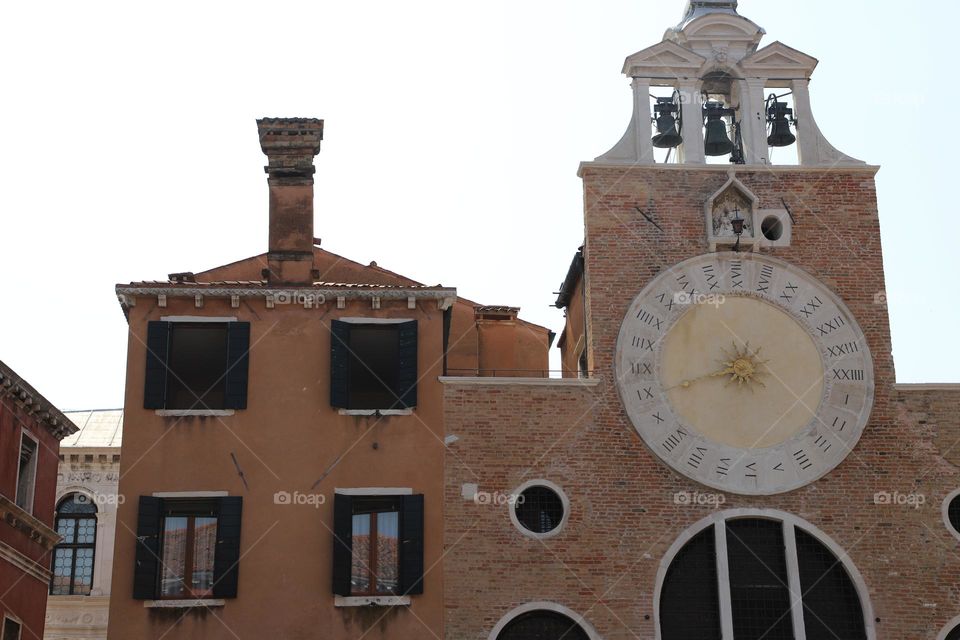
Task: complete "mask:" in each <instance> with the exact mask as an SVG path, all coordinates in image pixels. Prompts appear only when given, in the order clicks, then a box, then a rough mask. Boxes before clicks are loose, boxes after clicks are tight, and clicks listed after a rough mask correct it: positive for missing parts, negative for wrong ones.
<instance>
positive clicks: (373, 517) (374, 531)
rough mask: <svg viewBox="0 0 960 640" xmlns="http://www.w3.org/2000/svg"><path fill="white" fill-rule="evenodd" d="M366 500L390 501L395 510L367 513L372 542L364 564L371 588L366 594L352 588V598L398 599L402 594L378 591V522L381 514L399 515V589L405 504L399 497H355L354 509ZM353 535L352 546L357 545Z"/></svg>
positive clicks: (397, 567)
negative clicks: (402, 519)
mask: <svg viewBox="0 0 960 640" xmlns="http://www.w3.org/2000/svg"><path fill="white" fill-rule="evenodd" d="M364 498H366V499H368V500H370V501H373V500H384V501H388V500H389V501H390V502H392V505H391V506H392V509H393V510H391V511H388V510H385V509H381V510H378V511H367V512H365V513H366V514H368V515H369V516H370V542H369V546H370V549H369V552H368V553H367V560H366V562H365V563H364V565H365V566H364V573H365V574H366V577H367V578H368V579H369V585H370V588H369V589H368V590H367V591H364V592H357V591H354V590H353V589H352V588H351V590H350V597H351V598H381V597H382V598H394V597H397V596H398V595H400V594H398V593H381V592H379V591H377V584H378V576H377V571H376V570H377V569H378V568H379V566H378V562H379V557H378V554H377V551H378V545H377V541H378V539H379V536H380V532H379V530H378V526H377V521H378V518H377V516H379V515H380V514H381V513H396V514H397V557H396V564H397V566H396V572H397V576H398V587H399V576H400V548H399V547H400V538H401V535H402V534H401V531H400V528H401V525H400V513H401V510H402V508H403V504H402V502H401V500H400V497H399V496H355V497H354V499H353V504H352V506H353V508H354V509H356V508H357V503H358V501H359V502H362V501H363V499H364ZM353 515H354V516H357V515H364V514H358V513H354V514H353ZM352 535H353V539H352V540H351V545H352V544H355V543H356V533H355V532H354V533H353V534H352Z"/></svg>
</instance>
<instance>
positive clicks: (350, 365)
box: [330, 320, 418, 411]
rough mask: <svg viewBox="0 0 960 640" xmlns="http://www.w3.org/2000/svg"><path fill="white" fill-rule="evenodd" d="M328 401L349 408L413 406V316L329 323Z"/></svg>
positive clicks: (415, 353) (414, 371) (414, 387)
mask: <svg viewBox="0 0 960 640" xmlns="http://www.w3.org/2000/svg"><path fill="white" fill-rule="evenodd" d="M330 333H331V335H330V404H331V405H332V406H334V407H338V408H341V409H351V410H373V411H375V410H390V409H412V408H413V407H415V406H416V405H417V379H418V371H417V345H418V342H417V340H418V338H417V321H416V320H411V321H408V322H402V323H390V324H375V323H370V324H365V323H354V322H343V321H339V320H334V321H333V322H332V323H331V328H330Z"/></svg>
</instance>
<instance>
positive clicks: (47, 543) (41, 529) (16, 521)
mask: <svg viewBox="0 0 960 640" xmlns="http://www.w3.org/2000/svg"><path fill="white" fill-rule="evenodd" d="M0 520H3V522H5V523H7V524H8V525H10V526H11V527H13V528H14V529H16V530H18V531H20V532H21V533H23V534H24V535H26V536H27V538H29V539H30V540H31V541H32V542H36V543H37V544H39V545H42V546H43V547H44V548H45V549H53V547H54V546H55V545H56V544H57V543H58V542H60V535H59V534H58V533H57V532H56V531H54V530H53V529H51V528H50V527H48V526H47V525H46V524H44V523H43V522H41V521H40V520H38V519H37V518H35V517H34V516H32V515H30V514H29V513H27V512H26V511H24V510H23V509H21V508H20V507H19V506H17V504H16V503H15V502H13V501H12V500H10V499H9V498H8V497H6V496H5V495H3V494H0Z"/></svg>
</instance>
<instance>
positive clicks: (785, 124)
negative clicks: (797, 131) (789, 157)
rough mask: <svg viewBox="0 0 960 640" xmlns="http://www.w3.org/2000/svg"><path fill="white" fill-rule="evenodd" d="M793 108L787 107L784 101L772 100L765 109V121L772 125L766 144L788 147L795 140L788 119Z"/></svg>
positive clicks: (791, 114) (795, 137)
mask: <svg viewBox="0 0 960 640" xmlns="http://www.w3.org/2000/svg"><path fill="white" fill-rule="evenodd" d="M792 116H793V109H789V108H787V104H786V103H785V102H774V103H773V105H772V106H771V107H770V108H769V109H767V122H769V123H770V124H771V125H773V127H772V130H771V132H770V136H769V137H768V138H767V144H769V145H770V146H771V147H789V146H790V145H792V144H793V143H794V142H796V141H797V136H795V135H793V132H792V131H790V120H789V119H788V118H792Z"/></svg>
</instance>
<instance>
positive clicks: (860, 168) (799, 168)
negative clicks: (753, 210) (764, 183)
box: [577, 160, 880, 178]
mask: <svg viewBox="0 0 960 640" xmlns="http://www.w3.org/2000/svg"><path fill="white" fill-rule="evenodd" d="M585 169H621V170H629V171H649V170H651V169H653V170H657V171H660V170H664V171H713V172H717V173H719V172H723V173H726V172H728V171H729V170H730V167H728V166H725V165H718V164H636V163H634V164H622V163H617V162H599V161H596V160H584V161H583V162H581V163H580V167H579V168H578V169H577V177H578V178H582V177H583V172H584V170H585ZM736 171H737V173H738V174H740V173H750V172H765V173H772V174H775V175H776V174H780V173H846V172H852V173H867V174H870V175H876V174H877V172H879V171H880V167H879V165H871V164H866V165H865V164H842V163H841V164H836V165H833V164H826V165H793V164H738V165H737V167H736Z"/></svg>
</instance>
